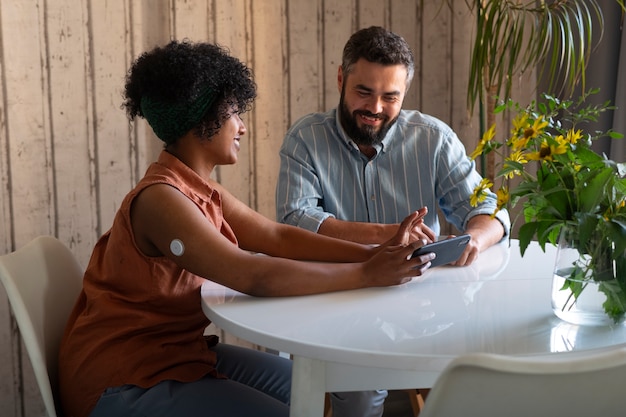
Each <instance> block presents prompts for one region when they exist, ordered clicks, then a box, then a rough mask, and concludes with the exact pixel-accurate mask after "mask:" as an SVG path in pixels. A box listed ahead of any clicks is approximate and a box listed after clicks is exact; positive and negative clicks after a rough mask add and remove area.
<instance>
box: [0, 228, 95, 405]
mask: <svg viewBox="0 0 626 417" xmlns="http://www.w3.org/2000/svg"><path fill="white" fill-rule="evenodd" d="M82 278H83V269H82V268H81V266H80V265H79V263H78V261H77V260H76V258H75V257H74V256H73V254H72V253H71V252H70V250H69V249H68V248H67V247H66V246H65V245H64V244H63V243H61V242H60V241H58V240H57V239H55V238H54V237H51V236H40V237H37V238H35V239H33V240H32V241H31V242H29V243H28V244H26V245H25V246H23V247H22V248H20V249H18V250H16V251H15V252H12V253H9V254H7V255H3V256H0V281H1V282H2V284H3V285H4V287H5V289H6V292H7V296H8V298H9V302H10V304H11V308H12V310H13V314H14V315H15V320H16V321H17V325H18V327H19V329H20V333H21V335H22V338H23V340H24V345H25V346H26V351H27V352H28V356H29V358H30V360H31V363H32V366H33V370H34V373H35V377H36V380H37V384H38V385H39V389H40V391H41V395H42V397H43V402H44V404H45V407H46V411H47V413H48V415H49V416H51V417H56V416H57V414H58V411H59V410H58V408H57V407H58V402H55V399H56V398H57V371H58V367H57V357H58V353H59V345H60V343H61V338H62V336H63V331H64V329H65V325H66V322H67V319H68V317H69V315H70V312H71V310H72V308H73V307H74V303H75V301H76V298H77V297H78V294H79V292H80V289H81V286H82Z"/></svg>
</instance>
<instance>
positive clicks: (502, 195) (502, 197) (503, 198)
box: [491, 187, 509, 219]
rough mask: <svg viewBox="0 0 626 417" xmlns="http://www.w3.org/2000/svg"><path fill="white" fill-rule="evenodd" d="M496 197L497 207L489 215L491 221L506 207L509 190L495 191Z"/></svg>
mask: <svg viewBox="0 0 626 417" xmlns="http://www.w3.org/2000/svg"><path fill="white" fill-rule="evenodd" d="M496 196H497V197H498V203H497V204H498V206H497V207H496V210H495V211H494V212H493V213H492V214H491V218H492V219H493V218H494V217H496V214H497V213H498V212H499V211H500V210H502V209H503V208H505V207H506V205H507V204H508V203H509V188H508V187H502V188H500V189H499V190H498V191H496Z"/></svg>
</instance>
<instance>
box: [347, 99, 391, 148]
mask: <svg viewBox="0 0 626 417" xmlns="http://www.w3.org/2000/svg"><path fill="white" fill-rule="evenodd" d="M359 115H363V116H366V117H372V118H378V119H382V121H383V124H382V125H381V127H380V129H379V130H376V128H374V127H373V126H369V125H363V126H361V127H359V125H358V124H357V116H359ZM339 120H340V121H341V126H342V127H343V130H344V131H345V132H346V134H347V135H348V137H349V138H350V139H352V140H353V141H354V143H356V144H357V145H364V146H375V145H378V144H379V143H381V142H382V141H383V139H384V138H385V136H386V135H387V132H389V129H391V127H392V126H393V124H394V123H395V122H396V121H397V120H398V117H396V118H395V119H393V120H389V118H388V117H387V116H385V115H384V114H373V113H370V112H368V111H366V110H355V111H354V112H352V113H350V110H348V107H347V106H346V103H345V101H344V94H343V92H342V94H341V98H340V99H339Z"/></svg>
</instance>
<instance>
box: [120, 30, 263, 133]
mask: <svg viewBox="0 0 626 417" xmlns="http://www.w3.org/2000/svg"><path fill="white" fill-rule="evenodd" d="M124 98H125V101H124V103H123V105H122V107H123V108H125V109H126V114H127V115H128V118H129V120H131V121H132V120H134V119H135V117H137V116H140V117H143V118H145V119H146V120H148V123H150V125H151V126H152V128H153V130H155V133H157V135H158V136H159V138H160V139H161V140H163V141H164V142H165V143H166V144H169V143H173V142H175V141H176V140H177V139H178V138H180V137H181V136H183V135H184V134H186V133H187V132H188V131H189V130H191V129H193V130H194V133H195V134H196V135H197V136H198V137H200V138H211V137H212V136H213V135H215V134H216V133H217V132H218V131H219V129H220V128H221V126H222V123H223V122H224V121H225V120H227V119H228V118H229V117H230V115H231V114H232V112H233V111H234V112H236V113H239V114H241V113H244V112H246V111H248V110H250V108H251V106H252V103H253V101H254V99H255V98H256V84H255V82H254V79H253V75H252V72H251V71H250V69H249V68H248V67H247V66H246V65H244V64H243V63H242V62H241V61H239V60H238V59H236V58H234V57H232V56H230V54H229V51H228V50H227V49H225V48H223V47H221V46H219V45H214V44H209V43H192V42H190V41H188V40H184V41H171V42H170V43H168V44H167V45H165V46H163V47H157V48H155V49H153V50H152V51H149V52H145V53H143V54H142V55H141V56H140V57H139V58H137V60H135V62H134V63H133V65H132V66H131V68H130V70H129V71H128V73H127V75H126V86H125V93H124ZM199 101H201V102H202V103H203V104H205V106H198V105H197V103H198V102H199ZM207 106H208V107H207ZM142 107H143V108H142ZM148 108H150V109H152V108H157V110H158V111H157V112H149V111H147V109H148ZM190 109H192V110H190ZM193 109H196V110H193ZM190 111H197V112H199V113H198V114H189V112H190ZM146 113H151V114H149V115H148V117H146ZM154 114H156V115H157V116H158V117H154ZM181 116H182V117H181ZM181 119H185V120H183V121H181ZM187 119H188V120H187ZM188 124H190V126H188ZM157 128H158V129H157ZM181 129H182V130H181ZM159 132H167V134H163V133H161V134H159Z"/></svg>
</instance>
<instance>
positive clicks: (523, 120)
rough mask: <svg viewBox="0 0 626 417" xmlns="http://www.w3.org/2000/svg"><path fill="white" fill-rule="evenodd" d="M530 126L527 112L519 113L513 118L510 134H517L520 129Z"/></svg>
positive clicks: (523, 129)
mask: <svg viewBox="0 0 626 417" xmlns="http://www.w3.org/2000/svg"><path fill="white" fill-rule="evenodd" d="M529 127H530V124H529V123H528V113H519V114H518V115H517V116H515V119H513V129H511V134H512V135H517V134H518V133H519V131H520V130H522V131H525V130H526V129H528V128H529Z"/></svg>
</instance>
